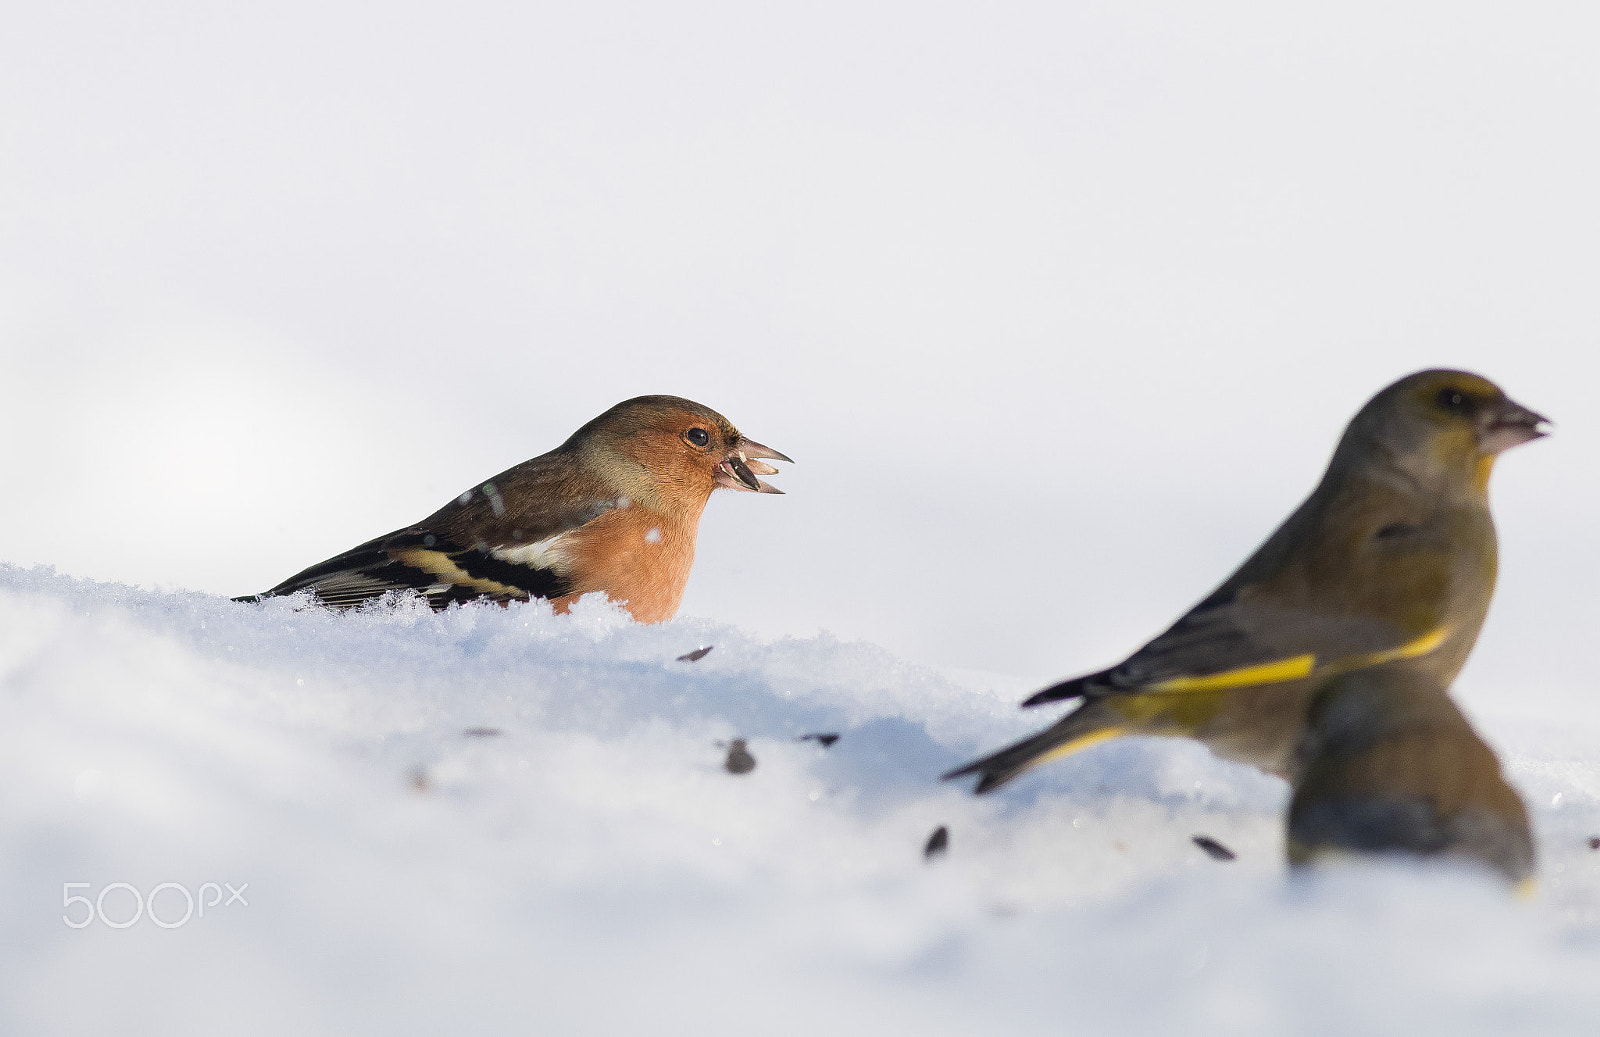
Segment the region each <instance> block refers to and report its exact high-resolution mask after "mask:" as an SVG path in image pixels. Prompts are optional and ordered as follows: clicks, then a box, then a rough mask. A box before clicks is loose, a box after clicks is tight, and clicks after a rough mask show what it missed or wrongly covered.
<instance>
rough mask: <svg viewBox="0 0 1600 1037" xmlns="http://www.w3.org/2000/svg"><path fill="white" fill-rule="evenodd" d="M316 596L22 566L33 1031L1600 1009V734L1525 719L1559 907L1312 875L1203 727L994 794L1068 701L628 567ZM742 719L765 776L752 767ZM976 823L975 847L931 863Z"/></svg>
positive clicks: (20, 916) (917, 1028) (21, 845)
mask: <svg viewBox="0 0 1600 1037" xmlns="http://www.w3.org/2000/svg"><path fill="white" fill-rule="evenodd" d="M302 605H303V602H301V601H298V600H295V599H279V600H273V601H268V602H265V603H263V604H260V605H254V604H250V605H245V604H235V603H232V602H229V601H227V600H225V599H223V598H220V597H217V596H213V595H209V594H199V593H161V592H152V591H148V590H143V589H137V588H133V587H129V586H125V585H119V584H110V583H96V582H87V581H81V580H74V579H69V578H66V577H63V576H59V575H57V574H55V573H54V572H53V571H51V570H48V569H37V568H36V569H24V568H16V567H9V566H4V567H0V703H3V715H4V717H5V722H4V724H3V725H0V889H3V890H4V891H5V892H6V896H5V897H4V898H3V899H0V931H3V932H4V933H5V934H6V936H7V938H6V939H5V940H4V941H3V943H0V1032H3V1033H7V1034H55V1033H118V1034H130V1035H131V1034H146V1033H149V1034H190V1033H193V1034H201V1033H203V1034H230V1033H240V1034H256V1033H260V1034H275V1035H279V1034H285V1033H374V1034H378V1033H381V1034H409V1033H418V1034H422V1033H428V1034H435V1033H534V1034H584V1033H605V1034H622V1033H650V1034H678V1033H683V1034H691V1033H692V1034H790V1033H793V1034H866V1033H876V1034H881V1033H907V1034H919V1035H920V1034H946V1033H948V1034H980V1033H1064V1032H1066V1033H1084V1034H1092V1033H1110V1032H1118V1033H1137V1032H1145V1033H1182V1034H1188V1035H1203V1034H1213V1033H1216V1034H1223V1033H1226V1034H1289V1033H1309V1034H1323V1033H1325V1034H1350V1033H1406V1034H1416V1033H1450V1034H1475V1033H1481V1034H1496V1035H1501V1034H1517V1033H1530V1034H1532V1033H1537V1034H1562V1033H1574V1034H1576V1033H1593V1032H1595V1021H1596V1020H1597V1019H1600V982H1596V976H1600V852H1593V851H1590V850H1589V849H1588V847H1587V845H1586V842H1585V840H1586V838H1587V837H1588V836H1590V835H1594V834H1600V762H1597V761H1596V758H1595V754H1594V753H1593V751H1592V746H1593V745H1594V734H1595V732H1593V731H1589V730H1582V729H1572V728H1571V727H1570V726H1569V727H1568V728H1567V729H1565V730H1563V729H1561V728H1558V727H1555V726H1548V725H1544V726H1542V725H1541V724H1540V723H1538V722H1535V721H1534V720H1531V719H1530V720H1524V721H1516V720H1515V718H1513V719H1511V720H1508V721H1506V722H1505V723H1504V724H1503V725H1498V726H1496V727H1495V728H1493V729H1486V730H1485V731H1484V733H1485V735H1486V736H1487V737H1489V738H1490V740H1491V741H1494V742H1495V743H1496V744H1498V745H1500V746H1501V747H1502V750H1503V753H1504V755H1505V757H1506V760H1507V764H1508V767H1509V771H1510V774H1511V777H1512V778H1513V780H1514V781H1515V782H1516V783H1517V784H1518V785H1519V787H1520V788H1521V789H1522V790H1523V791H1524V793H1525V795H1526V796H1527V798H1528V800H1529V803H1530V805H1531V807H1532V808H1533V813H1534V816H1535V825H1536V829H1537V832H1538V836H1539V842H1540V851H1541V854H1542V869H1541V870H1542V881H1541V890H1540V893H1539V894H1538V895H1537V896H1536V897H1535V898H1534V899H1533V900H1531V901H1527V902H1519V901H1515V900H1513V899H1511V898H1509V897H1508V896H1506V895H1505V894H1504V893H1503V892H1502V891H1501V890H1500V888H1499V887H1498V886H1496V885H1495V884H1494V883H1493V882H1492V881H1489V880H1487V879H1486V878H1484V877H1482V876H1480V875H1478V874H1476V873H1472V872H1466V871H1453V870H1447V869H1441V868H1426V867H1420V866H1410V865H1400V864H1383V865H1370V866H1364V867H1358V868H1349V869H1341V870H1338V871H1335V872H1332V873H1327V874H1324V875H1322V876H1320V877H1318V878H1316V879H1315V880H1313V881H1306V882H1302V881H1292V880H1290V879H1289V878H1288V877H1287V876H1286V874H1285V870H1284V868H1283V866H1282V864H1281V855H1282V852H1283V847H1282V835H1281V832H1280V813H1281V811H1282V809H1283V807H1284V803H1285V789H1284V787H1283V786H1282V785H1281V783H1279V782H1277V781H1276V780H1275V779H1271V778H1267V777H1264V776H1262V775H1259V774H1256V773H1255V772H1253V771H1251V770H1248V769H1246V768H1241V767H1236V766H1233V765H1229V764H1225V763H1222V762H1219V761H1218V760H1216V759H1215V758H1213V757H1211V756H1210V755H1209V754H1208V753H1207V752H1205V751H1204V750H1203V749H1200V748H1199V747H1197V746H1193V745H1189V744H1186V743H1178V742H1167V741H1159V740H1143V739H1127V740H1122V741H1118V742H1113V743H1108V744H1105V745H1103V746H1100V747H1096V748H1094V749H1092V750H1090V751H1087V752H1085V753H1083V754H1081V755H1079V756H1077V757H1075V758H1072V759H1069V760H1066V761H1063V762H1061V763H1059V764H1056V765H1053V766H1051V767H1049V768H1047V769H1046V770H1044V771H1042V772H1039V773H1037V774H1035V775H1033V776H1030V777H1028V778H1025V779H1023V780H1021V781H1019V782H1017V783H1015V784H1014V785H1013V786H1011V787H1009V788H1008V789H1006V790H1004V791H1003V792H1002V793H1000V794H998V795H996V796H993V797H986V798H984V799H977V798H974V797H972V796H970V795H967V794H966V792H965V791H964V789H962V788H958V787H955V786H954V785H951V784H941V783H940V782H938V781H937V780H936V775H938V774H939V773H940V772H941V771H943V770H944V769H945V768H947V767H949V766H951V765H953V764H955V763H957V762H960V761H962V760H964V759H965V758H967V757H968V755H969V754H971V753H972V752H973V751H974V750H977V749H980V748H986V747H992V746H994V745H996V744H997V743H999V742H1000V741H1001V740H1003V739H1006V738H1009V737H1013V736H1015V735H1016V734H1018V733H1020V732H1022V731H1024V730H1027V729H1029V728H1031V727H1032V726H1035V725H1036V724H1037V723H1038V722H1039V719H1040V718H1039V714H1037V713H1029V714H1026V715H1024V714H1022V713H1021V712H1019V711H1018V710H1016V709H1015V707H1014V705H1013V703H1014V702H1015V700H1016V697H1017V693H1018V691H1019V690H1020V689H1016V688H1001V689H993V688H987V687H974V686H970V685H971V683H972V682H970V681H966V680H958V679H955V678H953V677H950V676H945V675H941V674H939V673H936V672H933V671H930V670H927V669H923V668H919V667H917V666H914V665H910V664H908V663H906V662H903V661H901V660H899V659H896V658H894V657H893V656H891V655H889V654H888V653H886V652H884V651H882V650H880V649H878V648H875V647H873V646H871V645H868V644H864V643H847V642H841V641H839V640H836V639H834V638H832V637H829V636H827V635H822V636H818V637H811V638H803V639H796V638H788V639H778V640H767V639H759V638H756V637H754V636H752V635H749V634H747V633H744V632H741V631H740V630H738V629H736V628H733V627H730V626H726V625H722V624H717V623H713V622H709V621H705V620H698V619H679V620H676V621H673V622H670V623H666V624H662V625H659V626H641V625H639V624H636V623H634V622H632V621H631V619H629V618H628V617H627V616H626V615H625V614H624V613H622V612H620V611H619V610H618V609H616V608H614V607H613V606H611V605H610V604H609V603H607V602H605V601H603V600H601V599H585V601H584V602H582V603H580V605H579V607H578V608H577V609H576V610H575V611H574V613H573V614H572V615H570V616H555V615H553V614H552V613H551V612H550V610H549V609H548V607H546V606H543V605H542V604H533V605H527V606H513V607H511V608H506V609H500V608H494V607H478V606H472V607H466V608H454V609H451V610H449V611H447V612H444V613H441V614H434V613H431V612H429V611H427V610H426V609H423V608H421V607H419V606H417V605H415V604H414V603H410V602H403V601H402V602H398V603H393V604H390V605H387V606H384V607H374V608H371V609H369V610H367V611H363V612H359V613H352V614H346V615H335V614H331V613H328V612H326V611H324V610H321V609H316V608H303V607H301V606H302ZM707 645H714V646H715V647H714V648H713V650H712V651H711V652H710V653H709V654H707V655H706V656H705V657H704V658H702V659H700V660H699V661H696V662H682V661H678V660H677V657H678V656H680V655H683V654H684V653H686V652H688V651H690V650H692V649H695V648H699V647H704V646H707ZM828 732H838V733H839V734H840V738H839V740H838V741H837V742H836V743H835V744H834V745H832V747H831V748H823V747H821V746H820V745H819V744H818V743H817V742H815V741H797V738H798V737H799V736H801V735H804V734H807V733H828ZM736 737H737V738H744V739H746V740H747V743H748V747H749V751H750V752H751V753H752V754H753V755H754V756H755V758H756V760H757V766H756V769H755V770H754V771H753V772H751V773H749V774H745V775H738V776H736V775H733V774H730V773H728V772H727V771H726V770H725V769H724V768H723V766H722V763H723V760H724V757H725V753H726V749H725V748H724V747H723V745H722V744H719V743H726V742H728V741H729V740H731V739H733V738H736ZM939 825H945V826H948V829H949V832H950V849H949V852H948V854H946V855H945V856H944V857H942V858H939V859H936V860H933V861H925V860H924V859H923V854H922V848H923V845H924V843H925V841H926V840H927V838H928V837H929V835H930V834H931V833H932V831H933V830H934V829H935V828H936V827H937V826H939ZM1197 834H1205V835H1209V836H1212V837H1213V838H1215V839H1218V840H1219V841H1221V842H1222V843H1223V844H1225V845H1227V846H1228V847H1230V848H1232V849H1233V850H1234V851H1235V852H1236V853H1237V854H1238V859H1237V860H1235V861H1232V862H1220V861H1215V860H1212V859H1211V858H1209V857H1208V856H1207V855H1206V854H1204V853H1203V852H1201V851H1200V850H1199V849H1198V848H1197V847H1196V846H1195V845H1194V844H1193V843H1192V841H1191V837H1192V836H1194V835H1197ZM66 882H84V883H88V884H89V885H88V892H89V895H90V896H91V898H92V897H93V896H95V895H96V894H97V893H98V892H99V891H100V890H102V889H103V888H104V887H106V886H107V885H109V884H112V883H116V882H127V883H129V884H131V885H133V886H134V887H136V888H137V889H139V890H141V891H144V892H148V891H150V890H152V889H153V888H154V887H155V886H157V885H158V884H160V883H163V882H175V883H180V884H182V885H183V886H185V887H186V888H187V889H189V890H191V891H193V890H196V889H198V888H199V887H200V885H201V884H202V883H206V882H215V883H218V884H219V885H220V884H222V883H228V884H231V885H232V886H234V887H236V888H237V887H239V886H240V885H241V884H242V883H247V884H248V887H247V890H246V892H245V894H244V895H245V897H246V898H247V900H248V906H247V907H246V906H240V905H234V906H231V907H216V908H213V909H212V910H211V913H209V914H208V915H206V916H205V917H203V918H193V919H191V920H190V921H189V922H187V923H185V924H183V925H181V926H178V927H176V928H171V929H164V928H161V927H160V926H158V925H155V924H153V923H152V922H151V920H150V919H149V918H141V919H140V920H139V921H138V922H136V923H135V924H133V925H131V926H130V927H128V928H126V929H120V930H119V929H113V928H109V927H108V926H106V925H104V924H102V923H101V922H100V921H98V920H96V921H94V922H92V923H91V924H90V925H88V926H87V927H85V928H82V929H73V928H70V927H69V926H68V925H67V924H66V923H65V922H64V921H63V906H62V897H63V893H62V890H61V887H62V884H63V883H66ZM125 896H126V894H125V893H122V892H113V893H112V894H110V895H109V896H108V897H107V899H106V901H105V911H106V913H107V914H108V915H110V916H111V917H112V918H113V920H117V919H120V918H121V917H123V916H125V915H126V914H129V913H131V899H119V898H121V897H125ZM162 896H163V897H165V898H166V899H162V900H159V901H158V902H159V904H160V916H161V917H163V918H165V919H169V920H170V919H173V918H174V917H176V916H178V915H180V914H181V908H182V904H181V901H180V898H179V897H178V894H176V893H172V892H168V893H166V894H162ZM71 913H72V914H73V916H74V917H75V918H76V917H79V915H78V914H77V912H76V911H73V912H71Z"/></svg>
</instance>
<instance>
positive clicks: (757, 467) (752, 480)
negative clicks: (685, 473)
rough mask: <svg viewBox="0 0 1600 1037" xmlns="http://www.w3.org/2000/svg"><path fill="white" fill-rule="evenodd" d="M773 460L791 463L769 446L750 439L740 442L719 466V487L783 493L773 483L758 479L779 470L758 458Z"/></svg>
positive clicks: (750, 491) (751, 491)
mask: <svg viewBox="0 0 1600 1037" xmlns="http://www.w3.org/2000/svg"><path fill="white" fill-rule="evenodd" d="M763 457H766V458H771V459H772V460H774V461H789V463H790V464H793V463H794V462H793V461H790V460H789V458H787V457H785V456H784V455H783V454H780V453H778V452H777V451H776V450H774V449H772V448H771V447H769V446H762V445H761V444H760V443H757V442H755V441H754V440H750V439H743V438H741V439H740V440H739V444H738V445H737V446H735V447H734V448H733V449H732V450H730V451H728V456H727V457H725V458H723V459H722V460H721V461H720V462H718V464H717V485H718V486H726V487H727V488H728V489H730V490H745V491H747V492H749V493H782V492H783V491H782V490H780V489H778V488H777V487H776V486H773V485H772V484H771V483H766V482H762V481H761V480H760V479H758V478H756V477H757V476H758V475H774V474H776V473H777V471H778V470H777V469H776V468H774V467H772V466H771V465H769V464H762V463H761V461H760V460H758V458H763Z"/></svg>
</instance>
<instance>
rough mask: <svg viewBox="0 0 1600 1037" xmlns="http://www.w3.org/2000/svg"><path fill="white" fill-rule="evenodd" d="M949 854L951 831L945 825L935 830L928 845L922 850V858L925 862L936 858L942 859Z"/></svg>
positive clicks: (929, 838)
mask: <svg viewBox="0 0 1600 1037" xmlns="http://www.w3.org/2000/svg"><path fill="white" fill-rule="evenodd" d="M949 852H950V829H948V828H946V827H945V826H944V825H940V826H939V827H938V828H935V829H934V830H933V834H932V835H930V836H928V842H927V845H925V846H923V848H922V857H923V859H924V860H930V861H931V860H933V859H934V858H935V857H942V856H944V855H945V854H946V853H949Z"/></svg>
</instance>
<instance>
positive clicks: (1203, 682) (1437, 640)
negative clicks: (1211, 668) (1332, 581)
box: [1143, 627, 1450, 694]
mask: <svg viewBox="0 0 1600 1037" xmlns="http://www.w3.org/2000/svg"><path fill="white" fill-rule="evenodd" d="M1449 636H1450V628H1449V627H1436V628H1434V629H1433V630H1430V631H1428V632H1427V633H1426V634H1423V635H1422V636H1421V637H1418V638H1415V639H1413V640H1410V641H1407V642H1406V643H1405V644H1403V645H1400V646H1399V647H1398V648H1385V649H1384V650H1382V651H1380V652H1368V653H1367V654H1365V655H1353V656H1350V657H1349V658H1346V659H1338V660H1335V661H1333V662H1331V663H1328V664H1327V665H1326V666H1321V667H1319V666H1318V665H1317V657H1316V656H1315V655H1311V654H1309V653H1308V654H1306V655H1296V656H1292V657H1290V658H1288V659H1278V660H1275V661H1273V662H1270V663H1258V664H1256V665H1255V666H1241V667H1239V668H1238V669H1237V670H1224V671H1223V672H1221V673H1208V674H1206V675H1205V676H1203V677H1173V678H1172V679H1170V680H1164V681H1160V682H1158V683H1156V684H1152V685H1150V686H1148V687H1147V688H1144V689H1143V693H1164V694H1184V693H1189V692H1197V691H1229V690H1232V689H1233V688H1249V687H1253V686H1254V685H1257V684H1282V683H1284V682H1285V681H1297V680H1299V679H1300V678H1302V677H1309V676H1311V675H1312V674H1313V673H1316V674H1319V675H1332V674H1336V673H1347V672H1349V671H1350V670H1363V669H1366V668H1367V667H1368V666H1380V665H1382V664H1383V663H1392V662H1395V661H1396V660H1399V659H1416V658H1419V657H1421V656H1424V655H1427V654H1428V653H1429V652H1431V651H1433V650H1434V649H1435V648H1438V647H1439V646H1440V645H1442V644H1444V642H1445V639H1446V638H1448V637H1449Z"/></svg>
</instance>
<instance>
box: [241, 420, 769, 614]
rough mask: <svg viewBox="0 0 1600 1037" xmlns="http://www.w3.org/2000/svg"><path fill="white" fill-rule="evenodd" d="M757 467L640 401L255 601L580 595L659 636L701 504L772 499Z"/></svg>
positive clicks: (720, 432)
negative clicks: (755, 496) (603, 598)
mask: <svg viewBox="0 0 1600 1037" xmlns="http://www.w3.org/2000/svg"><path fill="white" fill-rule="evenodd" d="M762 459H772V460H779V461H788V460H789V458H787V457H785V456H784V455H783V454H780V453H779V452H778V451H776V450H773V449H772V448H770V447H766V446H762V445H761V444H760V443H757V442H755V441H753V440H751V439H748V438H746V437H745V436H744V435H742V434H741V433H740V432H739V430H738V429H736V428H734V427H733V425H732V424H731V423H729V421H728V419H726V418H724V417H723V416H722V415H720V414H718V413H717V412H716V411H714V410H711V409H710V408H709V407H704V406H702V405H700V404H698V403H694V402H692V401H690V400H685V399H681V398H679V397H677V396H640V397H638V398H636V399H632V400H627V401H625V402H623V403H619V404H617V405H616V406H615V407H612V408H611V409H610V410H608V411H606V412H605V413H604V414H602V415H600V416H599V417H597V418H595V419H594V420H593V421H590V422H589V423H588V424H586V425H584V426H583V427H582V428H580V429H579V430H578V431H577V432H575V433H573V434H572V436H571V438H569V439H568V440H567V441H566V442H565V443H563V444H561V445H560V446H559V447H557V448H556V449H554V450H552V451H550V452H549V453H547V454H541V455H540V456H538V457H535V458H533V459H532V460H530V461H524V462H523V463H522V464H519V465H517V466H516V467H515V468H511V469H509V470H507V471H505V472H502V473H500V474H499V475H497V476H495V477H494V478H493V479H490V480H488V481H486V482H483V483H479V484H477V485H475V486H473V487H472V488H470V489H468V490H466V491H465V492H463V493H462V494H461V495H460V496H459V497H457V498H456V499H455V500H453V501H451V502H450V503H449V504H446V505H445V506H444V507H442V508H440V509H439V510H438V511H436V512H434V513H433V514H432V515H429V516H428V517H427V518H425V519H423V520H422V521H421V522H418V523H416V524H415V525H411V526H407V527H406V528H404V529H400V530H396V531H395V532H393V533H390V534H388V535H387V536H381V537H378V538H377V539H376V540H369V541H368V542H366V543H365V544H361V545H360V546H358V547H353V548H351V549H350V550H348V551H346V552H344V553H343V554H340V555H336V556H335V557H333V558H330V559H328V560H327V561H325V562H322V563H319V564H317V565H314V566H312V567H311V568H309V569H306V570H305V571H304V572H301V573H297V574H296V575H294V576H291V577H290V578H289V579H287V580H285V581H283V582H282V583H280V584H278V585H277V586H276V587H273V588H272V589H271V590H269V591H266V592H265V594H264V595H261V596H268V595H279V594H293V593H294V592H296V591H302V590H305V591H311V592H312V593H314V594H315V595H316V596H317V598H318V599H319V600H320V601H321V602H322V603H323V604H325V605H329V606H331V607H334V608H348V607H351V606H354V605H359V604H361V603H362V602H364V601H370V600H372V599H373V598H376V597H379V596H380V595H382V594H384V593H385V592H386V591H392V590H398V591H404V590H412V591H416V592H417V593H419V594H421V595H422V596H423V597H424V598H425V599H426V600H427V602H428V604H429V605H431V606H433V607H434V608H436V609H441V608H444V607H445V606H447V605H449V604H450V603H451V602H458V601H470V600H474V599H479V598H484V599H488V600H490V601H496V602H501V603H504V602H509V601H521V600H527V599H530V598H547V599H549V600H550V602H551V603H552V604H553V605H555V607H556V609H557V611H565V610H566V609H567V607H569V606H570V605H571V604H572V602H573V601H575V600H577V598H578V597H579V596H580V595H583V594H587V593H589V592H591V591H603V592H605V593H606V594H607V595H608V596H609V597H611V598H613V599H615V600H617V601H618V602H620V603H622V604H624V605H625V607H626V608H627V609H628V611H629V612H631V613H632V614H633V616H634V618H635V619H637V620H639V621H640V622H642V623H656V622H660V621H661V620H665V619H670V618H672V616H673V615H674V614H676V612H677V611H678V604H679V602H680V601H681V600H682V599H683V589H684V586H685V584H687V582H688V579H689V570H690V568H691V567H692V566H693V564H694V548H695V537H696V535H697V533H698V531H699V526H700V514H701V512H702V511H703V510H704V509H705V506H706V501H707V500H708V499H709V498H710V496H711V493H712V491H713V490H715V489H717V488H718V487H727V488H728V489H733V490H744V491H748V492H754V493H782V492H783V491H782V490H779V489H777V488H775V487H773V486H771V485H769V484H768V483H766V482H764V481H763V480H762V479H761V478H760V476H762V475H772V474H773V473H775V472H776V471H777V469H776V468H774V467H772V466H771V465H768V464H764V463H762ZM235 600H237V601H249V600H254V599H253V597H246V598H237V599H235Z"/></svg>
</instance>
